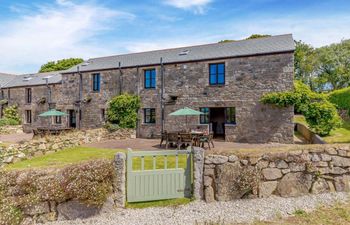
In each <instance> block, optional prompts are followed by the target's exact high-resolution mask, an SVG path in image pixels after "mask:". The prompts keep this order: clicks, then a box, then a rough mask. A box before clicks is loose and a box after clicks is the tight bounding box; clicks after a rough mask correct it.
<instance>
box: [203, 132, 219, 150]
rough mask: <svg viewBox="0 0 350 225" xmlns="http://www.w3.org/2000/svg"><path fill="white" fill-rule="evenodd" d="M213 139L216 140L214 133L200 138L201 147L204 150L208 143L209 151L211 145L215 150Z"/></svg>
mask: <svg viewBox="0 0 350 225" xmlns="http://www.w3.org/2000/svg"><path fill="white" fill-rule="evenodd" d="M213 139H214V134H213V133H210V134H209V135H203V136H202V137H200V138H199V145H200V146H202V148H204V144H205V143H207V144H208V147H209V150H211V148H210V144H212V145H213V148H215V146H214V141H213Z"/></svg>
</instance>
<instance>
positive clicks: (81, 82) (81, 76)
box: [75, 66, 83, 129]
mask: <svg viewBox="0 0 350 225" xmlns="http://www.w3.org/2000/svg"><path fill="white" fill-rule="evenodd" d="M77 68H78V74H79V101H78V115H75V118H77V117H78V123H77V124H78V129H80V128H81V112H80V111H81V102H82V97H83V74H82V73H81V72H80V67H79V66H78V67H77ZM76 120H77V119H76Z"/></svg>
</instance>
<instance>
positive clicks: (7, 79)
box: [0, 73, 16, 88]
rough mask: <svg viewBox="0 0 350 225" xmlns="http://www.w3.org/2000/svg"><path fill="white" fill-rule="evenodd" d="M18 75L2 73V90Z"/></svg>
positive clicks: (0, 79)
mask: <svg viewBox="0 0 350 225" xmlns="http://www.w3.org/2000/svg"><path fill="white" fill-rule="evenodd" d="M15 76H16V75H12V74H7V73H0V88H1V87H4V86H6V85H7V84H8V83H9V82H10V81H11V80H13V79H14V78H15Z"/></svg>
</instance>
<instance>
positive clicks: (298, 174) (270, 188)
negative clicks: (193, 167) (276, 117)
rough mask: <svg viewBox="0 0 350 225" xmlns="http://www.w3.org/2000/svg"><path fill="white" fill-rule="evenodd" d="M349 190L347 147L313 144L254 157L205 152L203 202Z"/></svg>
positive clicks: (349, 176) (349, 153) (348, 147)
mask: <svg viewBox="0 0 350 225" xmlns="http://www.w3.org/2000/svg"><path fill="white" fill-rule="evenodd" d="M334 191H338V192H343V191H350V146H349V145H340V146H333V145H317V146H314V147H310V148H309V149H308V148H307V147H305V149H304V150H296V151H290V152H281V153H268V154H260V155H255V156H251V157H248V156H242V157H238V156H236V155H220V154H218V155H207V156H206V157H205V165H204V198H205V200H206V201H207V202H211V201H229V200H233V199H240V198H257V197H260V198H265V197H269V196H271V195H277V196H282V197H295V196H300V195H305V194H308V193H313V194H318V193H324V192H334Z"/></svg>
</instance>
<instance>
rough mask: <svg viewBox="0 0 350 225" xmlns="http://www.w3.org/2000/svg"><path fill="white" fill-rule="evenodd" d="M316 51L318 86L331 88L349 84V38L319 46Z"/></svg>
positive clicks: (343, 86)
mask: <svg viewBox="0 0 350 225" xmlns="http://www.w3.org/2000/svg"><path fill="white" fill-rule="evenodd" d="M316 52H317V55H318V58H319V67H318V68H317V73H318V77H317V79H316V81H317V84H318V86H320V87H321V88H324V89H331V90H337V89H341V88H345V87H348V86H350V40H344V41H342V42H340V43H336V44H331V45H329V46H325V47H321V48H319V49H317V50H316Z"/></svg>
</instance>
